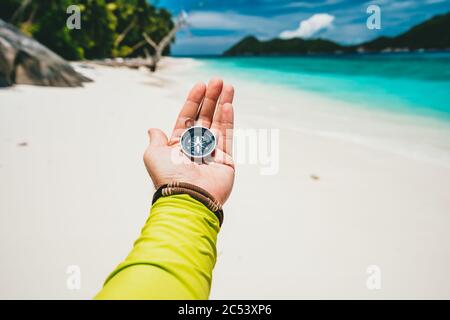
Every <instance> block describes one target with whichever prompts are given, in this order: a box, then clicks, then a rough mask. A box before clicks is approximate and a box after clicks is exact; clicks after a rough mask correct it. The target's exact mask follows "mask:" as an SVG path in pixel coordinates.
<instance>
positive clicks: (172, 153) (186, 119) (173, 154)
mask: <svg viewBox="0 0 450 320" xmlns="http://www.w3.org/2000/svg"><path fill="white" fill-rule="evenodd" d="M233 96H234V89H233V87H232V86H230V85H225V86H224V85H223V81H222V80H221V79H213V80H211V81H210V82H209V83H208V86H206V85H205V84H203V83H198V84H196V85H195V86H194V87H193V88H192V89H191V91H190V92H189V95H188V97H187V99H186V102H185V104H184V106H183V107H182V109H181V111H180V114H179V115H178V118H177V120H176V122H175V127H174V129H173V132H172V136H171V138H170V140H169V139H168V138H167V136H166V134H165V133H164V132H163V131H161V130H160V129H155V128H152V129H149V131H148V133H149V136H150V143H149V146H148V148H147V150H146V151H145V154H144V162H145V166H146V168H147V171H148V173H149V174H150V177H151V178H152V180H153V184H154V185H155V186H156V187H158V186H160V185H163V184H166V183H170V182H174V181H179V182H188V183H191V184H194V185H197V186H199V187H201V188H203V189H205V190H206V191H208V192H209V193H211V194H212V195H213V196H214V197H215V198H216V200H218V201H219V202H220V203H221V204H223V203H225V201H226V200H227V199H228V197H229V195H230V193H231V189H232V188H233V182H234V173H235V171H234V163H233V159H232V156H231V152H232V142H233V133H232V130H233V123H234V119H233V106H232V102H233ZM194 124H196V125H201V126H203V127H206V128H210V129H211V131H212V132H213V133H214V134H215V136H216V138H217V147H216V150H215V151H214V153H213V156H212V158H211V159H209V160H208V161H203V162H202V163H198V162H193V161H191V160H190V159H189V158H188V157H187V156H186V155H184V153H183V152H182V151H181V148H180V145H179V140H180V136H181V134H182V133H183V132H184V130H186V129H187V128H188V127H190V126H192V125H194Z"/></svg>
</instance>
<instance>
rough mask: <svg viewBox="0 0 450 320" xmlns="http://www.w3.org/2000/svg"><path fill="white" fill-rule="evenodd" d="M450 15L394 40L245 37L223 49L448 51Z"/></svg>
mask: <svg viewBox="0 0 450 320" xmlns="http://www.w3.org/2000/svg"><path fill="white" fill-rule="evenodd" d="M449 30H450V12H449V13H447V14H443V15H438V16H434V17H433V18H431V19H429V20H427V21H425V22H422V23H420V24H418V25H416V26H414V27H412V28H411V29H409V30H408V31H407V32H405V33H402V34H400V35H398V36H396V37H378V38H376V39H374V40H372V41H368V42H364V43H361V44H358V45H350V46H346V45H341V44H338V43H336V42H333V41H330V40H325V39H311V40H305V39H301V38H293V39H288V40H284V39H278V38H275V39H272V40H268V41H260V40H258V39H257V38H256V37H254V36H248V37H245V38H244V39H242V40H241V41H239V42H238V43H237V44H235V45H234V46H232V47H231V48H230V49H228V50H226V51H225V52H224V53H223V55H225V56H259V55H302V54H340V53H356V52H408V51H418V50H450V32H449Z"/></svg>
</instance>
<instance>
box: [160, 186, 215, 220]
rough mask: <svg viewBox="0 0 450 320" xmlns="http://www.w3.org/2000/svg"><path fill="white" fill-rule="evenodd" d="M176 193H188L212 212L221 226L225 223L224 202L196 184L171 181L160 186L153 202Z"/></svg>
mask: <svg viewBox="0 0 450 320" xmlns="http://www.w3.org/2000/svg"><path fill="white" fill-rule="evenodd" d="M174 195H188V196H189V197H190V198H191V199H192V200H193V201H196V202H198V203H200V204H201V205H203V206H204V207H206V208H207V209H208V210H209V211H210V212H212V213H213V214H214V215H215V216H216V217H217V219H218V221H219V226H221V225H222V223H223V210H222V204H221V203H220V202H219V201H217V200H216V199H215V198H214V197H213V196H212V195H211V194H210V193H209V192H208V191H206V190H205V189H202V188H200V187H198V186H196V185H193V184H190V183H186V182H171V183H168V184H164V185H161V186H159V188H158V189H157V190H156V192H155V194H154V195H153V201H152V204H155V203H156V202H157V201H158V200H159V199H160V198H164V197H170V196H174Z"/></svg>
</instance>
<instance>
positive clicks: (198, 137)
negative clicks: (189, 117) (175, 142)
mask: <svg viewBox="0 0 450 320" xmlns="http://www.w3.org/2000/svg"><path fill="white" fill-rule="evenodd" d="M216 144H217V142H216V137H215V136H214V134H213V133H212V132H211V131H210V130H209V129H207V128H204V127H191V128H189V129H187V130H186V131H185V132H184V133H183V135H182V136H181V140H180V145H181V150H183V152H184V153H185V154H186V155H187V156H189V157H192V158H204V157H207V156H209V155H210V154H211V153H212V152H213V151H214V149H215V148H216Z"/></svg>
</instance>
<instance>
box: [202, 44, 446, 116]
mask: <svg viewBox="0 0 450 320" xmlns="http://www.w3.org/2000/svg"><path fill="white" fill-rule="evenodd" d="M200 60H201V61H202V62H203V63H204V64H203V67H204V68H205V69H208V70H209V69H211V72H215V73H216V74H217V73H220V74H221V75H224V76H230V77H239V78H240V79H245V80H252V81H260V82H264V83H273V84H278V85H283V86H288V87H291V88H293V89H298V90H306V91H310V92H314V93H318V94H320V95H325V96H327V97H331V98H334V99H339V100H343V101H347V102H351V103H353V104H355V105H358V106H361V107H370V108H380V109H386V110H390V111H394V112H401V113H411V114H418V115H425V116H431V117H434V118H439V119H441V120H444V121H446V122H449V123H450V53H449V52H446V53H438V52H435V53H395V54H394V53H391V54H371V55H369V54H362V55H342V56H306V57H305V56H303V57H239V58H234V57H233V58H231V57H230V58H228V57H220V58H200Z"/></svg>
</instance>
